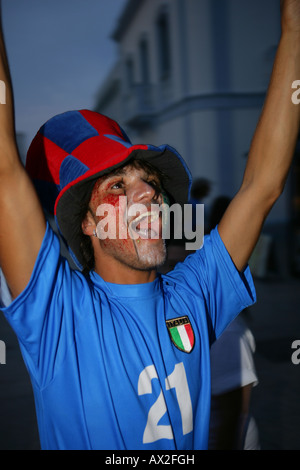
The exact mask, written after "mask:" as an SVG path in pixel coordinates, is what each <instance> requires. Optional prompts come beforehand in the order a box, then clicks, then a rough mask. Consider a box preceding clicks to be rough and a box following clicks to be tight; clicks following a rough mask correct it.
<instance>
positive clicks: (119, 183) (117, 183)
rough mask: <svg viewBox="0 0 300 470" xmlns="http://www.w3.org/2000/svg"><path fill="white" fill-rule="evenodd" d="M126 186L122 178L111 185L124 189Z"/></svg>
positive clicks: (112, 187) (111, 187) (114, 187)
mask: <svg viewBox="0 0 300 470" xmlns="http://www.w3.org/2000/svg"><path fill="white" fill-rule="evenodd" d="M123 188H124V183H123V181H122V180H120V181H116V182H115V183H113V184H112V185H111V186H110V189H123Z"/></svg>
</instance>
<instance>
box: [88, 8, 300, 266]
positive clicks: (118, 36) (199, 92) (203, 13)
mask: <svg viewBox="0 0 300 470" xmlns="http://www.w3.org/2000/svg"><path fill="white" fill-rule="evenodd" d="M279 36H280V12H279V1H278V0H263V1H262V0H251V1H249V0H128V2H127V4H126V6H125V8H124V10H123V13H122V15H121V17H120V19H119V22H118V24H117V26H116V29H115V31H114V32H113V38H114V39H115V40H116V41H117V42H118V45H119V60H118V62H117V63H116V65H115V67H114V68H113V70H112V71H111V73H110V75H109V76H108V77H107V80H106V83H105V84H104V85H103V86H102V87H101V90H100V91H99V96H98V101H97V105H96V109H97V110H98V111H99V112H102V113H104V114H107V115H109V116H110V117H112V118H114V119H116V120H117V121H118V122H119V123H120V124H121V125H122V126H123V127H124V129H125V130H126V132H128V134H129V136H130V138H131V140H132V142H133V143H150V144H153V145H161V144H164V143H168V144H169V145H172V146H173V147H175V148H176V149H177V150H178V151H179V152H180V153H181V154H182V156H183V157H184V158H185V160H186V161H187V164H188V166H189V168H190V170H191V172H192V174H193V176H194V177H195V178H196V177H199V176H201V177H206V178H208V179H209V180H210V181H211V182H212V192H211V196H210V200H212V199H213V198H214V197H216V196H218V195H227V196H230V197H232V196H233V195H234V194H235V193H236V191H237V190H238V188H239V185H240V183H241V181H242V176H243V171H244V168H245V164H246V158H247V153H248V150H249V147H250V143H251V139H252V136H253V133H254V131H255V127H256V124H257V121H258V118H259V115H260V111H261V108H262V105H263V101H264V97H265V92H266V89H267V85H268V81H269V77H270V74H271V70H272V64H273V60H274V56H275V52H276V46H277V44H278V40H279ZM298 78H299V77H298ZM291 93H292V92H291ZM293 174H296V172H295V171H294V173H293ZM293 181H294V177H293V175H292V176H291V177H290V180H289V182H288V184H287V189H286V191H285V193H284V195H283V196H282V197H281V199H280V200H279V201H278V202H277V204H276V205H275V206H274V208H273V210H272V212H271V214H270V216H269V219H268V225H267V226H266V229H265V230H269V231H271V232H272V236H273V239H274V240H275V242H276V243H278V244H279V245H280V250H275V251H276V254H277V255H276V256H277V264H278V265H279V264H280V266H281V267H280V271H281V272H282V271H287V269H288V264H289V262H290V259H291V258H288V257H287V251H286V250H287V247H288V246H291V245H290V240H288V243H287V238H286V231H287V230H288V229H290V226H289V224H290V223H291V221H292V215H291V214H292V203H291V201H292V198H291V190H292V189H293V191H294V193H295V188H296V186H295V185H294V183H293ZM294 186H295V188H294ZM296 189H297V188H296ZM299 192H300V191H299V188H298V190H297V191H296V193H297V194H298V195H299ZM296 193H295V195H296ZM208 202H209V200H208ZM295 215H296V219H295V220H296V223H297V220H298V223H299V216H297V214H296V212H295ZM249 223H251V221H249ZM292 241H293V240H292ZM283 242H284V250H282V247H283V245H282V243H283ZM293 256H294V254H293ZM299 271H300V264H299Z"/></svg>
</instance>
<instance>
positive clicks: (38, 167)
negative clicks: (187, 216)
mask: <svg viewBox="0 0 300 470" xmlns="http://www.w3.org/2000/svg"><path fill="white" fill-rule="evenodd" d="M299 36H300V0H284V1H283V2H282V36H281V40H280V44H279V48H278V53H277V57H276V61H275V65H274V71H273V74H272V79H271V83H270V88H269V91H268V95H267V98H266V102H265V106H264V110H263V112H262V116H261V119H260V121H259V124H258V127H257V130H256V132H255V136H254V139H253V142H252V146H251V150H250V154H249V159H248V163H247V167H246V171H245V175H244V179H243V182H242V185H241V189H240V190H239V192H238V193H237V195H236V197H235V198H234V199H233V201H232V202H231V204H230V206H229V208H228V209H227V211H226V213H225V215H224V216H223V218H222V220H221V222H220V224H219V226H218V228H217V229H216V230H214V231H213V232H212V233H211V235H210V236H209V237H207V238H206V240H205V243H204V246H203V248H202V249H200V250H198V251H197V252H196V253H195V254H193V255H191V256H190V257H188V259H187V260H186V261H185V262H184V263H182V264H180V265H179V266H178V267H177V268H176V269H175V270H174V271H172V272H171V273H170V274H169V275H166V276H160V275H158V274H157V273H156V267H157V266H158V265H159V264H160V263H162V262H163V259H164V257H165V249H164V243H163V240H162V237H161V232H162V219H161V217H159V218H158V217H157V215H154V218H155V220H156V222H157V221H158V222H157V223H156V229H155V232H156V235H158V236H157V237H149V233H152V232H151V231H152V227H151V226H150V225H149V217H150V216H151V217H152V214H151V211H152V209H150V207H151V205H152V204H153V203H160V202H161V201H163V200H165V193H167V194H168V197H170V198H171V201H172V198H173V199H174V201H175V202H178V203H180V204H182V203H184V202H186V201H187V200H188V196H189V194H188V193H189V187H190V183H191V182H190V174H189V171H188V169H187V168H186V165H185V164H184V162H183V160H182V159H181V157H180V156H179V155H178V154H177V153H176V152H175V151H174V150H173V149H171V148H170V147H168V146H163V147H159V148H155V147H151V146H146V145H137V146H132V145H131V144H130V142H129V140H128V138H127V137H126V136H125V135H124V133H123V132H122V130H121V129H120V127H119V126H118V125H117V124H116V123H115V122H114V121H111V120H110V119H108V118H106V117H103V116H99V115H96V114H95V113H91V112H89V111H80V112H79V111H77V112H71V113H65V114H63V115H60V116H57V117H55V118H53V119H52V120H50V121H49V122H48V123H46V124H45V126H43V127H42V128H41V129H40V131H39V133H38V135H37V136H36V138H35V140H34V142H33V144H32V146H31V148H30V150H29V155H28V164H27V169H28V172H29V173H30V175H31V177H32V179H34V180H35V183H36V186H37V188H38V189H40V188H41V186H42V185H43V187H45V185H46V186H47V190H48V195H49V194H50V193H51V194H53V193H55V191H56V190H57V191H58V196H55V198H56V202H55V217H56V219H57V222H58V226H59V230H60V232H61V233H62V235H63V237H64V238H65V239H66V240H67V243H68V246H69V248H70V250H71V252H72V253H73V255H74V259H75V260H76V263H77V264H78V265H79V266H80V267H81V268H84V272H83V273H81V272H80V271H79V270H71V269H70V267H69V265H68V263H67V262H66V261H65V260H63V259H62V258H61V256H60V247H59V242H58V240H57V238H56V236H55V235H54V233H53V232H52V230H51V229H50V227H49V226H48V225H47V224H46V221H45V218H44V215H43V211H42V209H41V205H40V202H39V199H38V197H37V195H36V192H35V190H34V187H33V185H32V182H31V179H30V178H29V176H28V173H27V172H26V171H25V170H24V168H23V167H22V165H21V163H20V162H19V159H18V154H17V150H16V143H15V136H14V120H13V106H12V94H11V92H10V87H9V70H8V66H7V61H6V55H5V50H4V43H3V39H1V66H0V79H2V80H4V81H5V83H6V84H7V90H8V96H7V105H6V106H1V107H0V133H1V135H0V155H1V159H0V183H1V184H0V210H1V220H0V234H1V237H0V263H1V268H2V270H3V273H4V275H5V278H6V279H7V282H8V285H9V288H10V291H11V294H12V296H13V298H14V301H13V302H12V304H11V305H10V306H9V307H8V308H6V309H4V314H5V316H6V318H7V319H8V321H9V322H10V323H11V325H12V327H13V328H14V330H15V332H16V334H17V336H18V338H19V342H20V346H21V350H22V353H23V357H24V360H25V363H26V365H27V368H28V370H29V373H30V377H31V381H32V384H33V389H34V396H35V402H36V409H37V418H38V425H39V432H40V440H41V445H42V448H43V449H145V450H147V449H203V448H206V447H207V436H208V425H209V408H210V405H209V403H210V402H209V399H210V374H209V370H210V365H209V362H210V358H209V347H210V344H211V343H212V342H213V341H214V340H215V338H216V337H218V336H219V335H220V334H221V332H222V331H223V330H224V328H225V327H226V326H227V324H228V323H229V322H230V321H231V320H232V319H233V318H234V317H235V316H236V315H237V314H238V313H239V312H240V311H241V310H242V309H244V308H245V307H246V306H247V305H250V304H251V303H252V302H253V301H254V300H255V293H254V288H253V284H252V281H251V276H250V273H249V270H248V268H245V267H246V265H247V261H248V258H249V256H250V254H251V252H252V250H253V247H254V246H255V244H256V241H257V239H258V236H259V233H260V230H261V227H262V224H263V222H264V220H265V218H266V216H267V214H268V212H269V211H270V209H271V207H272V205H273V204H274V202H275V201H276V199H277V198H278V197H279V195H280V194H281V192H282V190H283V187H284V183H285V180H286V177H287V173H288V169H289V167H290V164H291V161H292V156H293V151H294V147H295V143H296V139H297V135H298V131H299V106H296V105H294V104H293V103H292V101H291V84H292V83H293V81H294V80H295V79H297V78H299V76H300V70H299V64H300V60H299V59H300V57H299V54H300V51H299V48H300V41H299V39H300V37H299ZM149 165H150V166H149ZM153 167H154V168H155V170H153ZM41 181H42V182H43V183H41ZM120 196H123V197H124V196H125V197H126V198H127V199H126V201H127V203H126V204H127V206H126V208H125V209H124V206H122V204H121V200H120ZM48 197H50V196H48ZM107 204H109V207H111V206H112V207H114V208H115V215H116V226H117V227H118V228H120V229H121V235H122V236H120V232H118V235H117V236H116V237H115V238H114V237H111V238H110V237H108V238H105V236H103V233H102V232H101V231H102V230H103V229H104V228H105V227H104V226H103V225H102V221H103V218H104V217H105V215H106V214H105V211H104V212H101V209H103V206H104V209H105V208H106V209H107V208H108V206H106V205H107ZM133 204H142V206H143V207H144V208H146V213H147V216H146V219H145V217H144V212H142V213H141V214H140V216H141V217H142V218H140V219H138V217H140V216H139V215H137V214H135V215H134V216H133V217H132V214H131V216H130V209H131V207H132V206H133ZM124 214H125V215H124ZM126 214H127V215H126ZM145 220H146V222H145ZM133 232H135V233H133ZM147 235H148V236H147ZM87 272H88V273H89V274H87Z"/></svg>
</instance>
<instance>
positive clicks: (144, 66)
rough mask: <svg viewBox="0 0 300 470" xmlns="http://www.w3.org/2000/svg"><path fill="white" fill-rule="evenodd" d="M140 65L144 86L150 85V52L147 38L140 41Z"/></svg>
mask: <svg viewBox="0 0 300 470" xmlns="http://www.w3.org/2000/svg"><path fill="white" fill-rule="evenodd" d="M139 52H140V65H141V81H142V83H143V84H148V83H149V73H150V70H149V50H148V42H147V40H146V39H145V38H143V39H142V40H141V41H140V45H139Z"/></svg>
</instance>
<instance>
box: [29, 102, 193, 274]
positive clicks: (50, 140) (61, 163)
mask: <svg viewBox="0 0 300 470" xmlns="http://www.w3.org/2000/svg"><path fill="white" fill-rule="evenodd" d="M132 159H140V160H145V161H147V162H149V163H151V164H152V165H153V166H154V167H156V168H157V169H158V170H160V171H161V172H163V173H164V174H165V175H166V176H167V178H166V181H165V183H164V189H165V191H166V192H167V193H168V194H169V195H170V196H171V197H172V199H173V200H174V202H177V203H179V204H185V203H187V202H188V199H189V193H190V187H191V181H192V178H191V174H190V171H189V169H188V167H187V165H186V163H185V162H184V160H183V159H182V157H181V156H180V155H179V154H178V153H177V151H176V150H175V149H173V148H172V147H170V146H169V145H162V146H160V147H154V146H152V145H132V143H131V142H130V140H129V138H128V137H127V135H126V134H125V132H124V131H123V130H122V129H121V127H120V126H119V125H118V124H117V123H116V122H115V121H113V120H112V119H110V118H108V117H106V116H103V115H101V114H99V113H96V112H94V111H89V110H80V111H68V112H66V113H63V114H59V115H57V116H54V117H53V118H51V119H50V120H49V121H47V122H46V123H45V124H44V125H43V126H42V127H41V128H40V129H39V131H38V133H37V134H36V136H35V137H34V139H33V141H32V143H31V145H30V147H29V150H28V153H27V160H26V169H27V171H28V173H29V175H30V176H31V178H32V180H33V182H34V184H35V186H36V189H37V192H38V194H39V197H40V199H41V202H42V205H43V206H44V208H45V209H46V210H47V211H48V212H50V213H52V214H54V216H55V218H56V223H57V225H58V229H59V231H60V233H61V234H62V236H63V237H64V239H65V240H66V242H67V244H68V246H69V249H70V252H71V254H72V255H73V257H74V255H75V261H76V264H77V265H78V266H79V267H81V266H82V264H83V259H82V255H81V250H80V238H79V236H78V228H79V227H80V224H81V220H80V217H81V210H80V208H82V203H83V201H84V200H85V199H86V198H87V197H88V198H89V197H90V195H91V190H92V187H93V186H94V183H95V180H97V179H98V178H99V177H100V176H103V175H105V174H108V173H110V172H111V171H112V170H114V169H116V168H118V167H120V166H123V165H125V164H127V163H128V162H129V161H130V160H132ZM87 202H88V201H87Z"/></svg>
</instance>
